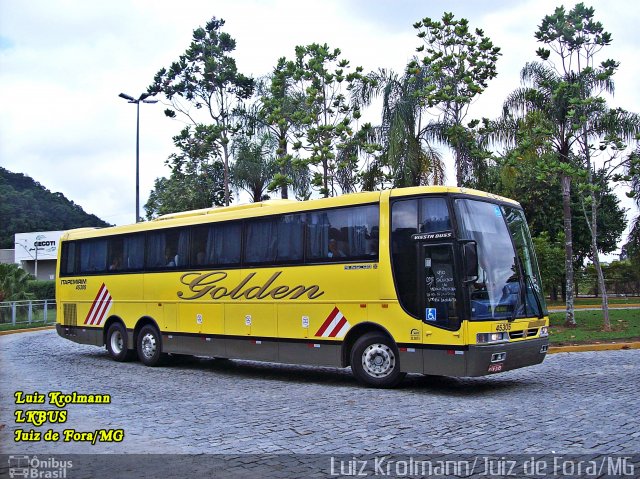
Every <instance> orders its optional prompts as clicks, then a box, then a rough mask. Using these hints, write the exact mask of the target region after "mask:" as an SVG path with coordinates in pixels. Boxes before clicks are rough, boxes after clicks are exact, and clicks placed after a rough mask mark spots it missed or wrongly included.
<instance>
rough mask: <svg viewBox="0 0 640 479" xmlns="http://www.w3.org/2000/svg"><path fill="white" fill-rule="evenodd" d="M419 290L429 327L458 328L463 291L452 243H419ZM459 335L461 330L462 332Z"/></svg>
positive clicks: (424, 317)
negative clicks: (457, 273)
mask: <svg viewBox="0 0 640 479" xmlns="http://www.w3.org/2000/svg"><path fill="white" fill-rule="evenodd" d="M419 253H420V254H419V255H418V257H419V268H418V285H419V288H418V291H419V295H420V296H419V297H420V304H421V305H422V307H421V315H422V320H423V321H424V323H425V328H426V327H428V326H429V325H432V326H434V327H437V328H444V329H448V330H454V331H458V330H459V326H460V311H459V310H460V300H459V299H460V292H459V291H458V288H457V283H458V282H457V281H456V273H455V272H456V267H455V256H454V251H453V244H452V243H437V244H424V243H422V244H421V245H419ZM458 334H459V333H458Z"/></svg>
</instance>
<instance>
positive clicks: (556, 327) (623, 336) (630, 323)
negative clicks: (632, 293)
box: [549, 309, 640, 346]
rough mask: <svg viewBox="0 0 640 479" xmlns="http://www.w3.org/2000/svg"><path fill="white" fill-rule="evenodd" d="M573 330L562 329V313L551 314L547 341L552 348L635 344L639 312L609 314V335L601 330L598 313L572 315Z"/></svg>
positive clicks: (639, 330) (638, 334) (639, 326)
mask: <svg viewBox="0 0 640 479" xmlns="http://www.w3.org/2000/svg"><path fill="white" fill-rule="evenodd" d="M575 315H576V323H578V325H577V326H576V327H575V328H567V327H565V326H564V319H565V315H564V313H551V314H550V315H549V316H550V319H551V331H550V334H549V340H550V342H551V344H552V345H553V346H562V345H568V344H581V343H596V342H604V343H607V342H613V341H633V340H635V341H638V340H640V309H612V310H610V311H609V319H610V320H611V329H612V331H609V332H605V331H603V330H602V311H576V312H575Z"/></svg>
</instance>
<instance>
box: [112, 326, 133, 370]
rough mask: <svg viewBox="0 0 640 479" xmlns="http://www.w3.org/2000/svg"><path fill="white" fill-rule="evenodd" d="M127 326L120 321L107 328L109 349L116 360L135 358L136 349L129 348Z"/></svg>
mask: <svg viewBox="0 0 640 479" xmlns="http://www.w3.org/2000/svg"><path fill="white" fill-rule="evenodd" d="M127 338H128V335H127V328H125V327H124V325H123V324H122V323H120V322H115V323H113V324H111V326H109V329H108V330H107V340H106V343H107V351H108V352H109V356H111V358H112V359H114V360H115V361H120V362H123V361H130V360H131V359H133V356H134V351H133V350H131V349H129V345H128V344H127V341H128V340H127Z"/></svg>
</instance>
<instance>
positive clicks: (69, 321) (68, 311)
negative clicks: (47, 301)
mask: <svg viewBox="0 0 640 479" xmlns="http://www.w3.org/2000/svg"><path fill="white" fill-rule="evenodd" d="M62 307H63V313H64V323H63V324H64V325H65V326H77V325H78V306H77V305H76V304H75V303H64V304H63V305H62Z"/></svg>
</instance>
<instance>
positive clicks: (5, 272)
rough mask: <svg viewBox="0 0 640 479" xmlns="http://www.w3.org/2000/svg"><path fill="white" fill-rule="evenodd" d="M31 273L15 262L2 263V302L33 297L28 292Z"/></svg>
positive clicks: (0, 285) (0, 282) (0, 296)
mask: <svg viewBox="0 0 640 479" xmlns="http://www.w3.org/2000/svg"><path fill="white" fill-rule="evenodd" d="M31 279H32V277H31V275H30V274H29V273H27V272H26V271H25V270H23V269H22V268H20V267H18V266H17V265H15V264H5V263H2V264H0V302H3V301H21V300H25V299H31V298H32V297H33V295H31V294H30V293H27V287H28V283H29V281H30V280H31Z"/></svg>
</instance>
